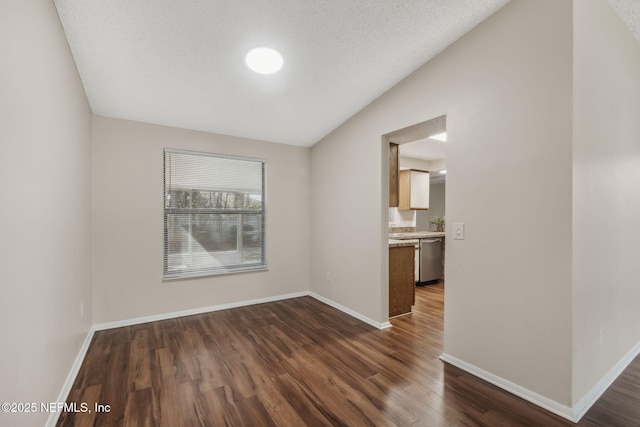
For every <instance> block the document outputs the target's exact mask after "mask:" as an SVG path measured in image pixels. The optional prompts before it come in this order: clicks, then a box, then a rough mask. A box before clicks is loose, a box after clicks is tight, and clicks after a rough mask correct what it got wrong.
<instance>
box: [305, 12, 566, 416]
mask: <svg viewBox="0 0 640 427" xmlns="http://www.w3.org/2000/svg"><path fill="white" fill-rule="evenodd" d="M571 16H572V3H571V1H568V0H563V1H558V0H544V1H521V0H514V1H512V2H511V3H509V4H508V5H507V6H505V7H504V8H503V9H502V10H500V11H499V12H498V13H497V14H495V15H494V16H492V17H491V18H489V19H488V20H487V21H486V22H484V23H482V24H480V25H479V26H478V27H477V28H475V29H474V30H472V31H471V32H470V33H469V34H467V35H466V36H465V37H463V38H462V39H461V40H459V41H458V42H456V43H455V44H454V45H453V46H451V47H449V48H448V49H446V50H445V51H444V52H442V53H441V54H440V55H439V56H438V57H436V58H435V59H434V60H432V61H431V62H429V63H428V64H426V65H425V66H424V67H422V68H421V69H419V70H418V71H417V72H415V73H414V74H412V75H411V76H410V77H408V78H407V79H406V80H404V81H403V82H401V83H400V84H399V85H397V86H396V87H394V88H393V89H391V90H390V91H389V92H387V93H386V94H385V95H383V96H381V97H380V98H378V99H377V100H376V101H375V102H373V103H372V104H371V105H369V106H368V107H367V108H365V109H364V110H363V111H361V112H360V113H358V114H356V115H355V116H354V117H353V118H352V119H350V120H349V121H348V122H346V123H345V124H343V125H342V126H341V127H340V128H338V129H337V130H336V131H334V132H333V133H331V134H330V135H328V136H327V137H326V138H325V139H324V140H322V141H321V142H319V143H317V144H316V145H314V146H313V147H312V157H311V170H312V177H311V193H312V198H311V200H312V202H311V210H312V233H311V253H312V259H313V260H314V262H313V264H312V268H311V289H312V290H313V291H315V292H317V293H319V294H321V295H324V296H326V297H328V298H331V299H332V300H334V301H336V302H339V303H340V304H342V305H344V306H347V307H349V308H351V309H353V310H356V311H358V312H360V313H363V314H365V315H367V316H369V317H371V318H373V319H377V320H379V321H384V320H386V318H387V314H388V299H387V298H388V296H387V293H388V290H387V274H388V273H387V262H388V258H387V256H388V255H387V249H386V230H387V218H386V216H387V214H388V208H387V207H386V204H387V197H388V196H387V194H388V193H387V190H388V188H387V186H388V184H387V182H388V178H387V174H388V170H387V168H388V165H387V160H386V157H385V156H386V154H385V153H386V152H387V151H388V149H387V148H386V146H385V147H383V146H382V143H381V135H383V134H386V133H389V132H392V131H394V130H396V129H401V128H404V127H407V126H410V125H412V124H415V123H419V122H423V121H425V120H429V119H431V118H435V117H439V116H441V115H443V114H446V115H447V133H448V141H449V142H447V170H448V173H447V201H446V212H447V220H448V222H449V223H453V222H464V223H465V224H466V239H465V240H464V241H457V240H456V241H453V240H450V241H449V242H448V243H447V267H446V268H447V271H446V276H447V287H446V297H445V304H446V307H445V352H446V353H447V354H449V355H451V356H453V357H456V358H458V359H461V360H462V361H464V362H466V363H468V364H470V365H473V366H475V367H478V368H481V369H483V370H486V371H488V372H490V373H492V374H494V375H496V376H498V377H501V378H503V379H506V380H508V381H511V382H513V383H515V384H518V385H519V386H521V387H524V388H525V389H528V390H530V391H533V392H535V393H538V394H540V395H542V396H544V397H546V398H548V399H551V400H553V401H555V402H558V403H559V404H561V405H570V404H571V360H572V352H571V351H572V346H571V341H572V340H571V333H572V329H571V320H572V317H571V208H572V205H571V162H572V156H571V141H572V126H571V119H572V117H571V112H572V103H571V95H572V94H571V89H572V29H571V21H572V18H571ZM541 165H544V170H543V168H542V167H541ZM381 188H382V191H381ZM550 206H551V207H552V208H549V207H550ZM532 223H534V224H541V226H539V227H531V226H529V224H532ZM327 271H331V272H332V276H331V277H332V280H331V281H328V280H326V276H325V272H327Z"/></svg>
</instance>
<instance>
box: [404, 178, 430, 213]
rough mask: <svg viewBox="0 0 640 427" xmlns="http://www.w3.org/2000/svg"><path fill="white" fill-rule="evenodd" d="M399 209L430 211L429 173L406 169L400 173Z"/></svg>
mask: <svg viewBox="0 0 640 427" xmlns="http://www.w3.org/2000/svg"><path fill="white" fill-rule="evenodd" d="M398 181H399V186H400V192H399V203H398V209H400V210H409V209H429V172H427V171H421V170H417V169H405V170H401V171H400V173H399V179H398Z"/></svg>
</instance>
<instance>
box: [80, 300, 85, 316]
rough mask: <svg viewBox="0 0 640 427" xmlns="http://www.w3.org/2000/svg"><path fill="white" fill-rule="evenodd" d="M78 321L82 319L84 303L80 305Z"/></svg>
mask: <svg viewBox="0 0 640 427" xmlns="http://www.w3.org/2000/svg"><path fill="white" fill-rule="evenodd" d="M80 319H84V302H81V303H80Z"/></svg>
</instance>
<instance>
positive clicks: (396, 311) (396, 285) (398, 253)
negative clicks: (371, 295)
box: [389, 245, 415, 317]
mask: <svg viewBox="0 0 640 427" xmlns="http://www.w3.org/2000/svg"><path fill="white" fill-rule="evenodd" d="M414 255H415V247H414V246H413V245H412V246H401V247H391V248H389V317H391V316H398V315H400V314H405V313H411V306H412V305H413V303H414V302H415V282H414V271H415V260H414Z"/></svg>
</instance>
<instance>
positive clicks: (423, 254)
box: [420, 239, 442, 285]
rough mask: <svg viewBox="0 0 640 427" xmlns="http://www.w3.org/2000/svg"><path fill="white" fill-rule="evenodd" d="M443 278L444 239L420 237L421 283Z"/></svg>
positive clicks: (433, 281) (434, 281)
mask: <svg viewBox="0 0 640 427" xmlns="http://www.w3.org/2000/svg"><path fill="white" fill-rule="evenodd" d="M441 278H442V239H420V284H421V285H423V284H429V283H436V282H438V281H439V280H440V279H441Z"/></svg>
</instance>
